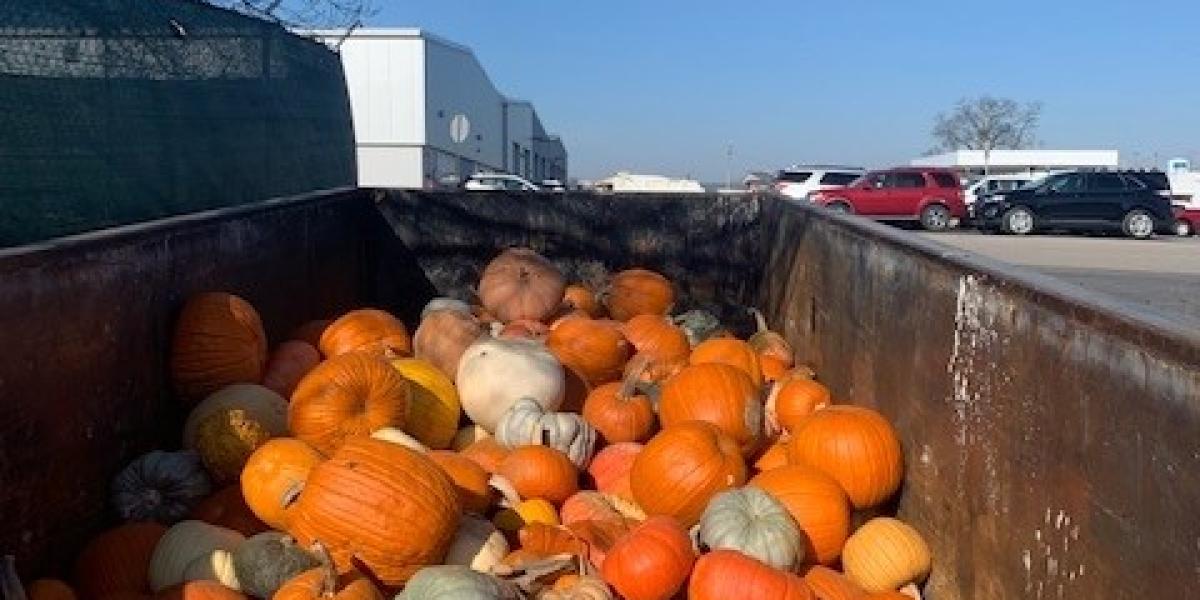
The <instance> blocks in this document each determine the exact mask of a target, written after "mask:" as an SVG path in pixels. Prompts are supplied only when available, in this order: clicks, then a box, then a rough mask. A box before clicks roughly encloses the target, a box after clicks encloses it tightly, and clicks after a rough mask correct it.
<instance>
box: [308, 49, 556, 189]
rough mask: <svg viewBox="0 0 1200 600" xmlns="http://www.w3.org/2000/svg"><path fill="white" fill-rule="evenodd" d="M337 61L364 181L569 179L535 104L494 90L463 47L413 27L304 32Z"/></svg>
mask: <svg viewBox="0 0 1200 600" xmlns="http://www.w3.org/2000/svg"><path fill="white" fill-rule="evenodd" d="M309 35H312V36H313V37H316V38H318V39H320V40H322V41H324V42H325V43H327V44H329V45H330V46H331V47H334V48H336V49H337V50H338V51H339V52H340V54H341V57H342V65H343V68H344V70H345V72H346V86H347V88H348V90H349V94H350V105H351V113H352V115H353V117H354V134H355V138H356V143H357V144H358V183H359V185H361V186H364V187H399V188H429V187H437V186H439V185H447V184H456V183H458V182H460V181H462V180H463V179H465V178H466V177H468V176H470V175H472V174H473V173H476V172H481V171H498V172H508V173H513V174H515V175H520V176H522V177H525V178H526V179H529V180H531V181H534V182H535V183H536V182H539V181H541V180H544V179H557V180H560V181H566V178H567V151H566V148H565V147H564V146H563V143H562V140H560V139H559V138H558V137H557V136H553V135H548V134H547V133H546V130H545V129H544V128H543V126H542V123H541V120H540V119H539V118H538V115H537V111H535V110H534V108H533V105H532V104H530V103H529V102H526V101H523V100H514V99H512V98H509V97H507V96H505V95H504V94H502V93H500V92H499V91H498V90H497V89H496V86H495V85H493V84H492V81H491V79H489V78H488V76H487V73H486V72H484V70H483V67H482V66H481V65H480V64H479V60H478V59H476V58H475V54H474V53H473V52H472V51H471V49H470V48H467V47H466V46H462V45H459V44H456V43H454V42H450V41H447V40H445V39H442V38H440V37H437V36H435V35H432V34H430V33H428V32H425V31H422V30H420V29H407V28H405V29H355V30H353V31H351V32H350V33H349V34H347V33H346V32H345V31H318V32H309Z"/></svg>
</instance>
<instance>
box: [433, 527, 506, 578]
mask: <svg viewBox="0 0 1200 600" xmlns="http://www.w3.org/2000/svg"><path fill="white" fill-rule="evenodd" d="M508 550H509V548H508V540H507V539H505V538H504V534H503V533H501V532H500V530H499V529H496V526H495V525H492V522H491V521H489V520H487V519H484V518H483V517H478V516H475V515H469V514H468V515H463V518H462V521H461V522H459V524H458V533H456V534H455V535H454V541H453V542H451V543H450V550H448V551H447V552H446V559H445V560H444V561H442V562H444V563H445V564H448V565H462V566H464V567H471V568H472V569H474V570H476V571H479V572H481V573H491V572H492V569H493V568H494V567H495V566H496V565H498V564H500V561H501V559H503V558H504V557H505V555H507V554H508Z"/></svg>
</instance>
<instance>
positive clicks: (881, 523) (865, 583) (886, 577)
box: [842, 517, 931, 593]
mask: <svg viewBox="0 0 1200 600" xmlns="http://www.w3.org/2000/svg"><path fill="white" fill-rule="evenodd" d="M930 566H931V557H930V553H929V546H928V545H926V544H925V540H924V539H923V538H922V537H921V534H920V533H917V530H916V529H913V528H912V527H911V526H910V525H908V524H907V523H904V522H903V521H900V520H898V519H893V518H891V517H876V518H874V519H871V520H870V521H867V522H866V523H864V524H863V526H862V527H859V528H858V530H857V531H855V532H854V534H853V535H851V536H850V538H849V539H847V540H846V546H845V547H844V548H843V549H842V568H843V569H844V570H845V571H846V576H847V577H849V578H850V580H851V581H853V582H854V583H857V584H858V585H859V587H861V588H862V589H864V590H867V591H868V592H873V593H879V592H884V591H888V590H894V589H896V588H899V587H901V586H903V585H905V584H908V583H920V582H921V581H923V580H924V579H925V577H926V576H927V575H929V568H930Z"/></svg>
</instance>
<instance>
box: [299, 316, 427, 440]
mask: <svg viewBox="0 0 1200 600" xmlns="http://www.w3.org/2000/svg"><path fill="white" fill-rule="evenodd" d="M332 328H333V326H330V330H332ZM330 330H327V331H326V333H327V334H328V333H329V331H330ZM410 394H411V390H410V388H409V384H408V381H407V380H406V379H404V376H403V375H401V374H400V372H399V371H397V370H396V369H395V368H393V367H392V365H391V364H390V363H388V361H387V360H386V359H384V358H383V357H382V356H378V355H375V354H371V353H367V352H347V353H344V354H339V355H337V356H334V357H333V358H330V359H328V360H326V361H325V362H323V363H321V364H320V366H318V367H317V368H315V369H313V370H312V371H311V372H310V373H309V374H308V375H306V376H305V377H304V379H302V380H301V381H300V385H298V386H296V391H295V392H294V393H293V394H292V402H291V405H290V406H289V407H288V426H289V427H290V428H291V430H292V434H293V435H295V436H296V437H297V438H299V439H301V440H303V441H305V442H307V443H308V444H309V445H311V446H312V447H313V448H316V449H317V450H319V451H320V452H322V453H324V454H325V455H327V456H328V455H330V454H333V453H334V451H336V450H337V449H338V447H339V446H340V445H341V444H342V443H343V442H344V441H345V440H347V439H348V438H351V437H366V436H368V435H371V433H372V432H374V431H375V430H377V429H382V428H384V427H395V428H397V429H403V428H404V423H405V421H406V418H407V411H408V404H409V395H410Z"/></svg>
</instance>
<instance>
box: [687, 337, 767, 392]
mask: <svg viewBox="0 0 1200 600" xmlns="http://www.w3.org/2000/svg"><path fill="white" fill-rule="evenodd" d="M688 363H689V364H693V365H703V364H710V363H715V364H722V365H729V366H731V367H736V368H738V369H740V370H741V371H742V372H743V373H745V374H746V376H748V377H749V378H750V381H752V382H753V383H754V385H755V387H762V384H763V374H762V367H761V366H760V365H759V363H758V353H756V352H755V351H754V349H753V348H751V347H750V344H747V343H746V342H743V341H742V340H739V339H737V338H723V337H717V338H709V339H707V340H704V341H703V342H700V344H699V345H698V346H696V347H695V348H693V349H692V353H691V354H690V355H688Z"/></svg>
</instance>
